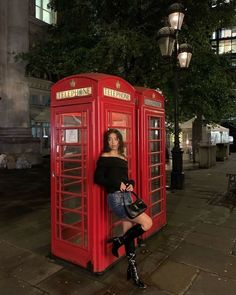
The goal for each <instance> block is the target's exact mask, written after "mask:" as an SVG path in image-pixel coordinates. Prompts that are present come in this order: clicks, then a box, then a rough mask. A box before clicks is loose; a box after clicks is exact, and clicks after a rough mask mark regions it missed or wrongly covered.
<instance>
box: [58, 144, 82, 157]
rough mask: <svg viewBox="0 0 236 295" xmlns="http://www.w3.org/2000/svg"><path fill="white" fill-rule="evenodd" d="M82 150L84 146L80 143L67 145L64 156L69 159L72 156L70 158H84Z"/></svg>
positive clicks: (64, 147)
mask: <svg viewBox="0 0 236 295" xmlns="http://www.w3.org/2000/svg"><path fill="white" fill-rule="evenodd" d="M81 150H82V147H81V146H80V145H78V146H73V145H71V146H68V145H65V146H63V156H64V157H65V158H67V159H68V158H70V159H76V160H81V159H82V155H81ZM84 160H85V159H84Z"/></svg>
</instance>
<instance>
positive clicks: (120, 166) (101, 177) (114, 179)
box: [94, 156, 134, 193]
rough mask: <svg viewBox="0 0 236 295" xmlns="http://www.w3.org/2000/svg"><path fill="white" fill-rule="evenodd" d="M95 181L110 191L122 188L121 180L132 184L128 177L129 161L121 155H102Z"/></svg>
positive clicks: (132, 181)
mask: <svg viewBox="0 0 236 295" xmlns="http://www.w3.org/2000/svg"><path fill="white" fill-rule="evenodd" d="M94 182H95V183H97V184H99V185H102V186H104V187H105V188H106V191H107V192H108V193H113V192H115V191H119V190H120V184H121V182H123V183H125V184H132V185H133V186H134V180H132V179H129V178H128V163H127V161H126V160H124V159H121V158H119V157H102V156H101V157H100V158H99V159H98V161H97V167H96V170H95V174H94Z"/></svg>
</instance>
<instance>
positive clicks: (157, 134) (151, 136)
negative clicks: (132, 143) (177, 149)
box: [149, 130, 160, 140]
mask: <svg viewBox="0 0 236 295" xmlns="http://www.w3.org/2000/svg"><path fill="white" fill-rule="evenodd" d="M149 139H152V140H155V139H160V130H149Z"/></svg>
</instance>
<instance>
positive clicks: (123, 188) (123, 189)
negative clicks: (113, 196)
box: [120, 182, 127, 192]
mask: <svg viewBox="0 0 236 295" xmlns="http://www.w3.org/2000/svg"><path fill="white" fill-rule="evenodd" d="M126 190H127V186H126V185H125V184H124V182H121V184H120V191H121V192H124V191H126Z"/></svg>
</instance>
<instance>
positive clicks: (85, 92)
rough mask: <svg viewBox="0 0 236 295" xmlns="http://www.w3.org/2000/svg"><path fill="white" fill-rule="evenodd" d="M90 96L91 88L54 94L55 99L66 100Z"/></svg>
mask: <svg viewBox="0 0 236 295" xmlns="http://www.w3.org/2000/svg"><path fill="white" fill-rule="evenodd" d="M91 94H92V87H85V88H78V89H70V90H65V91H59V92H57V93H56V99H58V100H59V99H66V98H72V97H78V96H79V97H80V96H88V95H91Z"/></svg>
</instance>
